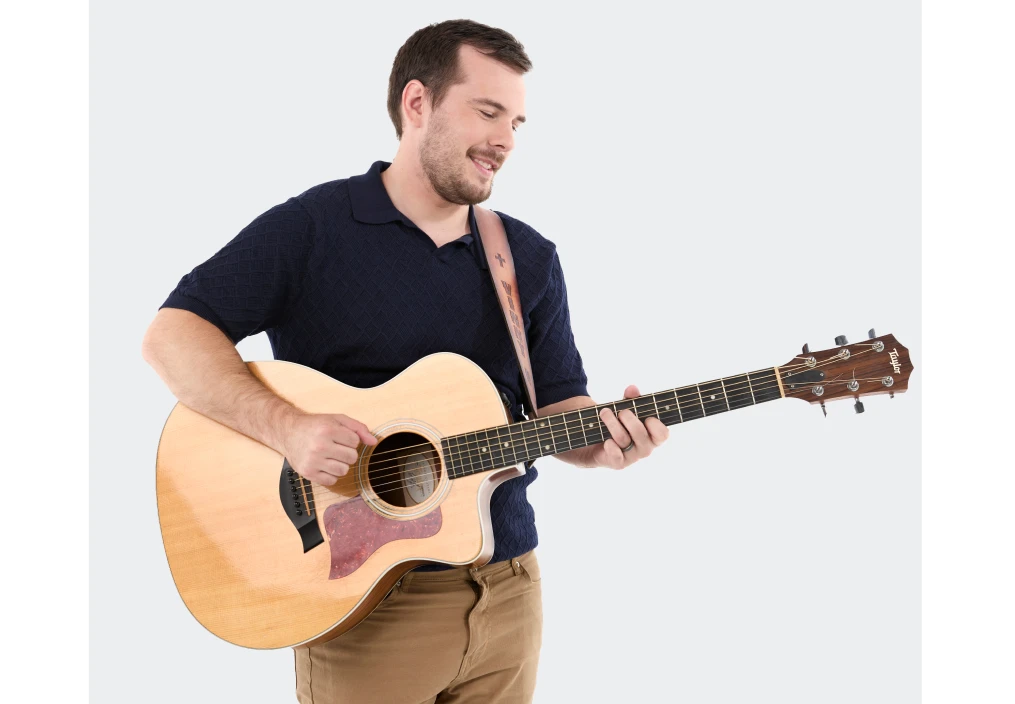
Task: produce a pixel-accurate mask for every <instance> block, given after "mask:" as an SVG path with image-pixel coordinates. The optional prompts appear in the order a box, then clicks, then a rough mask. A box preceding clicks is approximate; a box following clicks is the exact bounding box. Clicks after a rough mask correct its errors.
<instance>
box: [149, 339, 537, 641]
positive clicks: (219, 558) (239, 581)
mask: <svg viewBox="0 0 1015 704" xmlns="http://www.w3.org/2000/svg"><path fill="white" fill-rule="evenodd" d="M248 368H249V369H250V370H251V372H252V373H253V374H254V375H255V376H257V377H258V378H259V379H260V380H261V381H262V382H263V383H264V384H265V385H266V386H267V387H268V388H269V389H271V390H272V391H274V392H275V393H276V394H278V395H279V396H281V397H283V398H285V399H286V400H288V401H289V402H291V403H293V404H294V405H295V406H297V407H298V408H300V409H302V410H304V411H307V412H311V413H344V414H346V415H348V416H350V417H352V418H356V419H357V420H360V421H362V422H363V423H364V424H365V425H366V426H367V427H368V428H370V429H371V432H374V433H375V435H377V436H378V437H379V438H382V440H383V438H385V437H393V436H394V435H395V434H397V433H408V432H422V433H423V434H424V435H425V436H426V437H428V438H429V439H431V440H436V442H435V446H436V450H437V451H438V452H439V451H440V442H439V440H440V438H441V437H445V436H449V435H455V434H459V433H465V432H468V431H471V430H475V429H477V428H484V427H491V426H496V425H501V424H503V423H505V422H506V421H508V420H509V419H508V418H507V415H506V410H505V408H504V406H503V405H502V403H501V401H500V397H499V395H498V393H497V389H496V387H494V385H493V383H492V382H491V381H490V379H489V377H487V375H486V374H485V373H484V372H483V370H482V369H480V368H479V367H478V366H477V365H476V364H475V363H473V362H472V361H470V360H468V359H467V358H465V357H462V356H460V355H457V354H453V353H438V354H433V355H429V356H427V357H424V358H423V359H421V360H419V361H418V362H416V363H415V364H413V365H412V366H410V367H409V368H407V369H405V370H404V371H403V372H402V373H401V374H399V375H398V376H396V377H395V378H393V379H391V380H390V381H388V382H387V383H385V384H382V385H380V386H377V387H373V388H370V389H360V388H356V387H352V386H348V385H346V384H342V383H341V382H338V381H336V380H334V379H332V378H331V377H328V376H327V375H325V374H322V373H320V372H317V371H315V370H313V369H310V368H309V367H305V366H302V365H299V364H293V363H289V362H280V361H269V362H250V363H248ZM363 449H364V448H363V447H362V446H361V450H363ZM283 462H284V458H283V457H282V456H281V455H280V454H279V453H277V452H276V451H274V450H273V449H271V448H269V447H267V446H265V445H262V444H261V443H259V442H257V441H255V440H252V439H251V438H248V437H246V436H245V435H243V434H241V433H237V432H235V431H233V430H231V429H230V428H228V427H226V426H224V425H221V424H219V423H216V422H215V421H212V420H210V419H208V418H206V417H205V416H202V415H200V414H198V413H196V412H195V411H193V410H191V409H189V408H187V407H186V406H184V405H183V404H177V405H176V407H175V408H174V409H173V411H172V413H171V414H170V416H169V418H168V420H167V421H166V425H165V427H164V429H163V431H162V437H161V439H160V442H159V449H158V455H157V459H156V493H157V499H158V511H159V522H160V525H161V528H162V537H163V544H164V546H165V550H166V557H167V559H168V562H169V567H170V570H171V572H172V575H173V580H174V581H175V583H176V587H177V590H178V591H179V593H180V596H181V598H182V599H183V601H184V603H185V604H186V605H187V608H188V609H190V611H191V613H192V614H193V615H194V617H195V618H196V619H197V620H198V621H199V622H200V623H201V624H202V625H204V626H205V628H207V629H208V630H209V631H211V632H212V633H214V634H215V635H217V636H219V637H220V638H223V639H225V640H227V641H229V642H231V643H235V644H237V645H242V646H245V647H250V648H282V647H301V646H303V647H305V646H309V645H313V644H316V643H320V642H323V641H326V640H329V639H331V638H334V637H335V636H338V635H340V634H341V633H344V632H345V631H348V630H349V629H350V628H352V627H353V626H355V625H356V624H357V623H359V621H361V620H362V619H363V618H365V617H366V616H367V615H368V614H369V613H370V611H372V610H373V608H374V607H375V606H376V605H377V604H378V603H379V602H380V601H381V599H383V597H384V595H385V593H386V592H387V591H388V589H390V588H391V586H392V585H394V583H395V582H396V581H397V580H398V579H399V578H400V577H401V576H402V575H403V574H404V573H405V572H407V571H408V570H410V569H412V568H413V567H415V566H417V565H420V564H424V563H426V562H434V561H436V562H445V563H449V564H455V565H468V566H478V565H483V564H486V563H487V562H488V561H489V559H490V557H491V556H492V554H493V534H492V530H491V527H490V519H489V497H490V495H491V494H492V493H493V490H494V488H496V486H497V485H499V484H500V483H502V482H503V481H506V480H508V479H510V478H513V477H516V476H520V475H521V474H523V473H524V470H522V469H521V467H520V466H516V467H510V468H507V469H504V470H500V471H490V472H484V473H479V474H474V475H470V476H466V477H460V478H457V479H454V480H451V479H449V478H448V477H447V474H446V472H445V473H444V474H443V475H442V478H441V481H440V483H439V484H438V485H437V486H436V490H435V491H434V493H433V496H432V497H431V499H430V500H429V501H425V502H423V503H421V504H420V505H419V506H418V507H416V509H415V510H414V511H413V510H412V509H408V508H407V509H395V513H394V515H390V516H386V517H384V518H383V519H381V518H378V516H377V512H376V511H371V510H368V509H366V508H365V507H364V506H365V505H364V503H363V498H364V496H366V497H367V498H368V499H369V497H370V492H369V491H368V492H365V493H364V492H363V484H362V477H359V479H358V478H357V475H358V474H361V472H360V473H358V472H357V471H356V468H353V469H350V472H349V473H348V474H347V475H346V476H345V477H342V478H341V479H340V480H339V482H338V483H337V484H336V485H335V486H333V487H316V489H315V494H314V501H315V509H316V510H315V515H314V521H315V522H316V526H317V529H318V530H319V536H320V537H321V538H323V542H321V543H320V544H317V545H316V546H313V547H311V548H310V549H309V550H307V551H306V552H304V546H305V542H304V540H301V535H300V533H299V532H298V531H297V530H296V528H295V527H294V523H293V520H292V517H291V516H290V515H287V513H286V510H284V506H283V504H284V501H283V500H282V498H280V492H281V489H280V478H281V480H282V481H283V482H285V481H286V480H285V478H284V476H283V475H284V464H283ZM297 479H298V477H297ZM367 503H368V504H369V501H368V502H367ZM345 508H347V509H349V510H348V511H344V509H345ZM354 508H355V509H356V510H355V511H354V510H353V509H354ZM329 509H330V510H329ZM399 512H400V513H399ZM343 513H344V517H343V515H342V514H343ZM364 515H365V517H366V518H367V519H370V520H371V521H373V522H374V523H382V524H383V525H385V526H391V525H394V526H395V527H396V528H399V529H403V528H405V527H406V526H408V525H409V524H410V523H412V522H413V521H415V522H417V523H419V524H422V523H423V522H425V523H426V525H428V526H430V528H429V530H427V531H423V532H421V533H420V534H419V536H418V537H408V538H401V539H391V540H389V541H388V542H381V543H379V544H377V543H375V544H369V545H359V544H356V545H352V546H351V547H350V545H349V544H348V541H350V540H355V539H358V538H357V537H356V536H355V532H356V527H357V526H356V525H355V524H349V523H348V522H346V523H343V522H342V520H344V519H345V518H346V517H352V516H360V517H362V516H364ZM336 516H338V517H339V518H340V519H342V520H336V519H335V517H336ZM326 517H327V518H330V519H332V520H330V522H329V521H328V520H326ZM349 520H353V519H352V518H349ZM355 520H357V521H358V520H362V518H357V519H355ZM339 526H340V527H341V528H342V529H346V528H351V529H352V530H346V531H344V532H343V531H342V530H339V528H338V527H339ZM329 530H330V531H331V533H330V535H329ZM410 533H411V531H410ZM407 534H409V533H407ZM343 550H344V552H343ZM370 550H373V552H370V554H366V553H367V552H369V551H370ZM352 554H355V555H357V556H358V557H357V561H356V562H349V559H350V558H349V555H352ZM343 555H344V556H345V557H342V556H343ZM340 557H341V558H342V559H344V560H345V562H341V560H340Z"/></svg>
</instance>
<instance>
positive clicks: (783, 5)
mask: <svg viewBox="0 0 1015 704" xmlns="http://www.w3.org/2000/svg"><path fill="white" fill-rule="evenodd" d="M591 7H594V6H583V7H582V9H580V10H579V9H578V6H577V5H570V4H569V5H564V4H560V5H558V6H551V5H550V4H549V3H545V2H542V3H521V4H515V5H514V6H512V7H511V8H504V9H495V8H493V7H492V6H489V5H482V6H480V5H476V4H475V3H438V2H428V3H405V4H397V3H390V2H388V3H359V4H357V5H356V6H352V5H346V4H339V3H296V2H294V3H286V4H283V3H277V4H267V3H252V2H242V3H241V2H213V3H209V2H200V3H197V2H177V3H173V4H154V3H131V2H113V1H112V0H94V1H93V2H92V16H91V29H92V36H91V59H92V77H91V95H92V103H91V135H92V143H91V159H92V162H91V217H92V222H91V232H92V241H91V247H92V249H91V331H92V335H91V343H90V344H91V359H92V368H91V389H92V392H91V419H92V421H91V423H92V425H91V450H90V451H91V464H92V467H93V469H92V471H93V477H92V490H91V506H90V520H91V560H92V568H91V604H92V608H91V615H90V621H91V622H90V628H91V645H92V650H91V656H90V657H91V687H92V693H93V694H94V695H95V699H96V700H98V701H103V702H129V701H135V700H136V699H137V697H138V693H139V692H143V693H144V695H143V697H142V698H143V699H144V700H145V701H151V702H179V701H196V702H206V701H207V702H212V701H230V702H231V701H244V702H250V703H253V702H284V701H294V696H293V689H294V679H293V664H292V653H291V651H288V650H281V651H270V652H257V651H251V650H245V649H241V648H238V647H235V646H232V645H230V644H227V643H225V642H223V641H220V640H218V639H217V638H215V637H214V636H212V635H210V634H209V633H208V632H207V631H205V630H204V629H203V628H202V627H201V626H200V625H199V624H198V623H197V622H196V621H194V620H193V619H192V617H191V616H190V615H189V613H188V611H187V610H186V608H185V607H184V605H183V603H182V601H181V600H180V599H179V597H178V596H177V594H176V591H175V588H174V586H173V582H172V578H171V576H170V573H169V570H168V567H167V565H166V561H165V558H164V555H163V552H162V543H161V538H160V535H159V527H158V520H157V515H156V509H155V497H154V461H155V450H156V446H157V443H158V439H159V434H160V432H161V430H162V424H163V422H164V421H165V418H166V416H167V415H168V414H169V412H170V410H171V408H172V405H173V403H174V399H173V397H172V396H171V394H170V393H169V391H168V390H167V389H166V388H165V386H164V385H163V384H162V382H161V380H160V379H159V378H158V376H157V375H156V374H155V373H154V371H152V370H151V369H150V368H149V367H148V366H147V365H146V364H145V362H144V361H143V360H142V358H141V354H140V348H141V339H142V336H143V333H144V330H145V328H146V327H147V325H148V323H149V322H150V320H151V318H152V317H153V316H154V314H155V312H156V309H157V308H158V306H159V304H160V303H161V302H162V301H163V300H164V298H165V296H166V295H167V294H168V292H169V291H170V290H171V289H172V288H173V286H174V285H175V284H176V282H177V280H178V279H179V278H180V277H181V276H182V275H183V274H184V273H186V272H187V271H189V270H190V269H191V268H192V267H193V266H194V265H196V264H197V263H199V262H200V261H203V260H204V259H206V258H207V257H208V256H210V255H211V254H212V253H214V252H215V251H216V250H217V249H218V248H219V247H221V246H222V245H223V244H224V243H225V242H226V241H228V240H229V239H230V238H231V237H233V235H235V234H236V232H238V231H239V230H240V229H241V228H242V227H243V226H245V225H246V224H247V223H248V222H249V221H250V220H252V219H253V218H254V217H255V216H256V215H258V214H259V213H261V212H263V211H264V210H266V209H267V208H269V207H270V206H272V205H274V204H276V203H280V202H282V201H284V200H286V199H287V198H288V197H290V196H293V195H296V194H299V193H301V192H302V191H304V190H306V189H307V188H309V187H310V186H313V185H315V184H318V183H321V182H324V181H328V180H332V179H335V178H342V177H346V176H349V175H352V174H356V173H361V172H363V171H365V170H366V169H367V168H368V167H369V165H370V163H371V162H372V161H373V160H375V159H386V160H390V159H391V158H392V156H393V155H394V153H395V150H396V146H397V143H396V141H395V137H394V130H393V128H392V126H391V124H390V122H389V121H388V118H387V114H386V112H385V96H386V86H387V77H388V72H389V70H390V66H391V61H392V59H393V58H394V54H395V52H396V50H397V49H398V47H399V46H400V45H401V44H402V42H404V40H405V39H406V38H407V37H408V36H409V35H410V34H411V33H412V32H413V31H414V30H416V29H418V28H419V27H421V26H424V25H426V24H428V23H431V22H436V21H440V20H442V19H450V18H455V17H463V16H464V17H470V18H472V19H475V20H477V21H480V22H485V23H487V24H492V25H497V26H501V27H503V28H505V29H507V30H508V31H510V32H512V33H514V34H515V35H516V36H517V37H518V38H519V39H520V40H521V41H522V42H523V43H524V44H525V46H526V48H527V50H528V52H529V55H530V57H531V58H532V60H533V62H534V64H535V69H534V70H533V72H532V73H531V74H529V75H528V76H527V78H526V85H527V91H528V92H527V105H526V112H527V114H528V117H529V121H528V123H527V124H526V125H524V126H523V127H522V129H521V130H520V131H519V135H518V140H517V147H516V150H515V153H514V154H513V156H512V157H511V159H510V161H509V163H508V165H507V168H505V169H504V171H503V172H502V173H501V174H499V175H498V177H497V182H496V186H495V189H494V195H493V197H492V198H491V200H490V201H488V203H487V205H490V206H492V207H495V208H497V209H499V210H502V211H504V212H507V213H510V214H512V215H515V216H516V217H519V218H521V219H523V220H525V221H526V222H528V223H530V224H531V225H532V226H534V227H535V228H536V229H537V230H539V231H540V232H541V233H542V234H543V235H545V236H546V237H548V238H550V239H551V240H553V241H555V242H556V243H557V246H558V250H559V252H560V256H561V261H562V263H563V267H564V272H565V275H566V277H567V284H568V289H569V294H570V299H571V309H572V318H573V324H574V330H575V336H576V339H577V343H578V346H579V349H580V350H581V352H582V355H583V357H584V359H585V362H586V369H587V371H588V374H589V386H590V393H591V394H592V396H593V397H594V398H595V399H596V400H597V401H607V400H611V399H616V398H619V397H620V395H621V393H622V392H623V389H624V387H625V386H626V385H627V384H629V383H636V384H638V385H639V386H640V388H641V390H642V392H651V391H658V390H662V389H667V388H672V387H674V386H677V385H683V384H687V383H693V382H695V381H701V380H706V379H711V378H715V377H717V376H723V375H730V374H733V373H737V372H741V371H744V370H748V369H757V368H761V367H766V366H771V365H774V364H782V363H784V362H786V361H787V360H789V359H790V358H791V357H792V356H793V355H794V354H796V353H797V352H798V351H799V349H800V345H801V344H802V343H804V342H810V344H811V348H812V349H815V350H817V349H823V348H827V347H831V346H832V338H833V337H834V336H835V335H837V334H842V333H844V334H846V335H847V336H848V337H849V338H850V341H859V340H860V339H861V338H862V337H863V336H864V335H865V333H866V330H867V329H868V328H869V327H871V326H874V327H875V328H877V330H878V332H879V333H884V332H893V333H895V335H896V336H897V337H898V338H899V340H900V341H901V342H902V343H903V344H905V345H907V346H909V347H910V348H912V349H913V356H914V361H915V363H916V365H917V372H916V375H915V377H914V379H913V388H912V389H911V391H910V392H909V393H908V394H906V395H903V396H901V397H896V399H895V400H894V401H889V400H888V399H887V398H886V397H877V398H873V399H871V400H869V401H868V402H867V404H866V405H867V413H865V414H864V415H861V416H857V415H854V413H853V410H852V408H851V407H850V404H849V403H848V402H841V403H835V404H830V405H829V417H828V418H827V419H822V417H821V412H820V410H818V408H817V407H812V406H810V405H808V404H805V403H802V402H798V401H794V400H791V401H784V402H779V403H773V404H767V405H765V406H761V407H758V408H753V409H748V410H746V411H743V412H741V413H735V414H730V415H726V416H721V417H719V418H715V419H710V420H705V421H702V422H698V423H692V424H688V425H687V426H686V427H677V428H673V429H672V434H671V440H670V441H669V443H667V445H665V446H664V447H663V448H660V449H659V450H657V451H656V452H655V453H654V454H653V455H652V456H651V457H650V458H649V459H647V460H645V461H644V462H642V463H640V464H638V465H636V466H635V467H633V468H631V469H629V470H626V471H623V472H614V471H611V470H606V469H597V470H580V469H577V468H574V467H571V466H570V465H566V464H563V463H560V462H558V461H556V460H552V459H547V460H542V461H540V463H539V467H540V469H541V476H540V478H539V480H538V481H537V482H536V483H535V484H534V485H533V486H532V487H531V489H530V492H529V496H530V499H531V501H532V503H533V505H534V506H535V509H536V515H537V524H538V528H539V532H540V546H539V550H538V553H539V556H540V560H541V563H542V569H543V573H544V580H543V590H544V609H545V630H544V646H543V652H542V658H541V663H540V674H539V684H538V687H537V692H536V701H537V702H543V703H547V702H558V701H578V700H580V701H593V702H610V701H618V700H619V701H679V702H747V701H750V702H779V703H780V704H788V703H790V702H801V703H803V702H806V703H808V704H811V703H813V702H818V701H820V702H857V701H864V702H868V703H873V702H891V703H892V704H900V703H906V702H917V701H919V695H920V683H919V675H920V665H919V662H920V660H919V656H920V652H919V649H920V622H919V615H920V582H919V579H920V533H919V525H920V523H919V519H920V508H919V506H920V504H919V498H920V447H919V434H920V386H921V381H920V380H921V374H922V368H921V355H920V347H919V342H920V301H919V290H920V289H919V284H920V271H919V264H918V262H919V261H920V250H919V232H920V211H919V206H920V196H919V193H920V191H919V186H920V156H919V146H920V115H919V109H920V67H919V48H920V46H919V43H920V39H919V28H920V16H919V12H920V10H919V5H918V3H916V2H884V1H880V2H871V1H864V2H853V3H848V4H843V3H815V2H807V1H802V0H801V1H799V2H785V1H780V2H768V3H756V2H747V1H742V2H708V3H703V2H693V3H691V2H682V3H671V4H670V5H669V6H668V7H664V6H663V5H660V4H657V3H647V2H646V3H641V4H639V3H634V2H627V3H624V4H622V5H614V6H613V7H611V8H606V7H601V9H598V10H593V9H591ZM565 8H566V9H565ZM240 351H241V353H242V354H243V356H244V358H245V359H248V360H257V359H267V358H270V357H271V350H270V347H269V345H268V342H267V339H266V338H265V336H264V335H259V336H257V337H255V338H251V339H248V340H245V341H243V342H242V343H241V344H240Z"/></svg>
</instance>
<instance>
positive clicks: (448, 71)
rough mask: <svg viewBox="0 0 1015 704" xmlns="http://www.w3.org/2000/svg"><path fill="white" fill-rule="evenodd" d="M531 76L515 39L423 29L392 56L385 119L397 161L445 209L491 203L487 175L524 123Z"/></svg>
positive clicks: (461, 25) (480, 28)
mask: <svg viewBox="0 0 1015 704" xmlns="http://www.w3.org/2000/svg"><path fill="white" fill-rule="evenodd" d="M531 68H532V63H531V62H530V61H529V57H528V56H527V55H526V54H525V50H524V48H523V47H522V45H521V44H519V43H518V41H517V40H516V39H515V38H514V37H512V36H511V35H510V34H508V33H507V32H505V31H503V30H500V29H495V28H493V27H487V26H486V25H482V24H478V23H476V22H472V21H470V20H449V21H447V22H441V23H440V24H434V25H430V26H429V27H424V28H423V29H420V30H419V31H417V32H416V33H414V34H413V35H412V36H411V37H409V39H408V40H407V41H406V42H405V44H404V45H402V48H401V49H399V50H398V53H397V54H396V55H395V61H394V64H393V65H392V67H391V77H390V78H389V80H388V114H389V115H390V116H391V121H392V122H393V123H394V125H395V134H396V135H397V136H398V139H399V141H400V142H401V145H400V146H399V153H400V154H402V153H404V154H405V156H406V157H407V158H412V159H414V160H418V166H419V168H420V170H421V171H422V172H423V174H424V175H425V176H426V177H427V179H428V180H429V181H430V184H431V185H432V186H433V188H434V190H435V191H436V192H437V194H438V195H440V196H441V197H442V198H444V199H445V200H447V201H448V202H450V203H458V204H460V205H470V204H475V203H482V202H483V201H485V200H486V199H487V198H489V197H490V192H491V190H492V187H493V174H494V172H495V171H496V170H497V169H499V168H500V167H501V166H503V164H504V162H505V160H506V159H507V157H508V155H509V154H510V153H511V150H512V149H513V148H514V131H515V129H517V127H518V126H519V125H520V124H521V123H522V122H524V121H525V114H524V113H525V84H524V82H523V79H522V76H523V74H525V73H526V72H527V71H529V70H530V69H531ZM477 161H479V162H486V163H487V164H489V165H492V166H493V171H488V170H485V169H483V168H481V166H480V165H479V164H477V163H476V162H477Z"/></svg>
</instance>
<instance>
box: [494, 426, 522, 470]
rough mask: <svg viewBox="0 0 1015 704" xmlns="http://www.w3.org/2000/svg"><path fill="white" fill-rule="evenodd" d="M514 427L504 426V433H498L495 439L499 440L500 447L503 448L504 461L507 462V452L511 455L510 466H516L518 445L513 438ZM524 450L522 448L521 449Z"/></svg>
mask: <svg viewBox="0 0 1015 704" xmlns="http://www.w3.org/2000/svg"><path fill="white" fill-rule="evenodd" d="M514 429H515V425H513V424H512V425H505V426H504V433H503V434H501V433H500V432H498V434H497V437H498V438H500V441H501V443H500V444H501V446H504V445H506V447H504V460H505V461H507V456H508V452H510V453H511V464H518V443H517V441H516V440H517V439H516V438H515V432H514ZM522 449H523V450H524V446H523V447H522Z"/></svg>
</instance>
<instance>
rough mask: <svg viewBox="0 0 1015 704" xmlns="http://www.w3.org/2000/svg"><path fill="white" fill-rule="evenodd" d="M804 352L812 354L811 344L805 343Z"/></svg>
mask: <svg viewBox="0 0 1015 704" xmlns="http://www.w3.org/2000/svg"><path fill="white" fill-rule="evenodd" d="M803 353H804V354H810V353H811V346H810V345H808V344H807V343H804V349H803Z"/></svg>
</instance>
